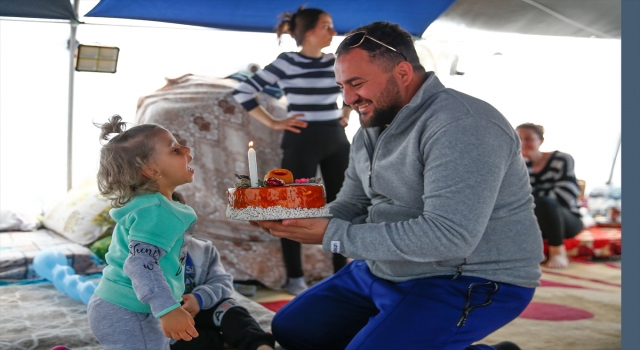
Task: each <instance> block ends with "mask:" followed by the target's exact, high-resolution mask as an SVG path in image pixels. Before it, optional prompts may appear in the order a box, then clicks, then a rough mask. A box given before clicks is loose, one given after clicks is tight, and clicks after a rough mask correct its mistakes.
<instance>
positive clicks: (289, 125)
mask: <svg viewBox="0 0 640 350" xmlns="http://www.w3.org/2000/svg"><path fill="white" fill-rule="evenodd" d="M303 115H304V113H298V114H294V115H292V116H290V117H289V118H287V119H282V120H274V121H273V123H272V124H271V128H272V129H273V130H289V131H291V132H295V133H296V134H299V133H300V128H306V127H307V122H305V121H303V120H298V118H300V117H302V116H303Z"/></svg>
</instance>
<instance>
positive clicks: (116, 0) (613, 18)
mask: <svg viewBox="0 0 640 350" xmlns="http://www.w3.org/2000/svg"><path fill="white" fill-rule="evenodd" d="M303 3H306V5H307V7H319V8H321V9H324V10H325V11H327V12H328V13H330V14H331V15H332V17H333V19H334V23H335V25H336V30H337V31H338V33H340V34H344V33H346V32H348V31H350V30H352V29H354V28H357V27H359V26H361V25H364V24H367V23H370V22H373V21H379V20H384V21H389V22H395V23H398V24H400V25H401V26H402V27H403V28H404V29H406V30H407V31H409V32H410V33H412V34H413V35H416V36H421V35H422V34H423V33H424V31H425V29H426V28H427V27H428V26H429V25H430V24H431V23H432V22H433V21H435V20H436V19H437V21H438V22H451V23H455V24H459V25H464V26H466V27H467V28H471V29H481V30H489V31H500V32H511V33H520V34H535V35H553V36H572V37H587V38H588V37H597V38H615V39H620V36H621V35H620V32H621V30H620V28H621V0H457V1H456V0H397V1H388V0H384V1H379V0H368V1H366V0H351V1H340V0H324V1H314V0H312V1H307V2H304V1H299V0H297V1H291V0H271V1H262V0H258V1H256V0H234V1H212V0H182V1H175V0H101V1H100V2H99V3H98V4H97V5H96V6H95V7H94V8H93V9H92V10H91V11H89V13H87V15H86V16H87V17H109V18H123V19H142V20H150V21H160V22H169V23H179V24H187V25H196V26H204V27H210V28H219V29H229V30H239V31H253V32H273V29H274V27H275V25H276V24H277V21H278V19H277V16H278V15H279V14H281V13H282V12H285V11H295V10H296V9H297V8H298V6H300V5H301V4H303ZM0 16H5V17H29V18H43V19H63V20H72V21H75V20H77V19H76V16H75V15H74V11H73V7H72V5H71V2H70V0H0Z"/></svg>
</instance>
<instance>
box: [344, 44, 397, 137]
mask: <svg viewBox="0 0 640 350" xmlns="http://www.w3.org/2000/svg"><path fill="white" fill-rule="evenodd" d="M335 73H336V82H337V83H338V85H340V86H341V87H342V89H343V92H344V102H345V103H346V104H348V105H350V106H351V108H353V110H355V111H356V112H358V115H360V125H361V126H362V127H363V128H368V127H375V126H383V125H386V124H389V123H391V121H392V120H393V118H395V116H396V114H398V112H399V111H400V109H401V108H402V107H403V102H402V94H401V92H400V87H399V85H398V82H397V81H396V79H395V77H394V75H393V71H391V72H388V73H384V72H383V71H382V70H381V69H380V67H378V66H377V65H375V64H373V63H371V62H370V61H369V57H368V56H367V53H366V52H365V51H364V50H360V49H357V48H355V49H353V50H351V51H350V52H349V53H347V54H341V55H340V56H338V59H337V60H336V65H335Z"/></svg>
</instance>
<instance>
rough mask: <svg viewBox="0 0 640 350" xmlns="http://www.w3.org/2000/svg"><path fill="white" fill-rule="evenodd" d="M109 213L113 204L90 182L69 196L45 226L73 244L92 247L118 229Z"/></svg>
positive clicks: (46, 216)
mask: <svg viewBox="0 0 640 350" xmlns="http://www.w3.org/2000/svg"><path fill="white" fill-rule="evenodd" d="M110 209H111V203H110V202H109V201H108V200H107V199H105V198H104V197H102V196H101V195H100V193H99V192H98V187H97V184H96V180H95V179H90V180H87V181H85V182H84V183H83V184H82V185H81V186H79V187H77V188H72V189H71V190H70V191H69V192H67V195H66V196H65V198H64V199H63V200H62V201H61V202H60V203H58V204H57V205H56V206H55V207H54V208H53V210H51V211H50V212H49V213H47V214H46V215H45V217H44V220H43V222H42V223H43V225H44V227H46V228H48V229H50V230H52V231H54V232H56V233H58V234H60V235H62V236H64V237H66V238H67V239H69V240H70V241H72V242H75V243H78V244H81V245H89V244H91V243H93V242H95V241H97V240H98V239H100V238H101V237H103V236H105V235H108V234H109V233H110V229H112V228H113V226H115V222H114V221H113V219H112V218H111V216H110V215H109V210H110Z"/></svg>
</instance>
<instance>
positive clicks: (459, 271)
mask: <svg viewBox="0 0 640 350" xmlns="http://www.w3.org/2000/svg"><path fill="white" fill-rule="evenodd" d="M466 264H467V258H465V259H464V262H463V263H462V264H460V265H458V267H456V274H455V275H453V277H452V278H451V279H452V280H455V279H457V278H458V277H460V276H461V275H462V267H463V266H464V265H466Z"/></svg>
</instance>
